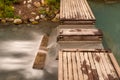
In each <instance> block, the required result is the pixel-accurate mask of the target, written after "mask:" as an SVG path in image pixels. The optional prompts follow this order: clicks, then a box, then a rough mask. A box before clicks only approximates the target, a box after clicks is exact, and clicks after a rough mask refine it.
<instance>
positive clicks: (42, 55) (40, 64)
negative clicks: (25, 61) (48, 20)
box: [33, 35, 48, 69]
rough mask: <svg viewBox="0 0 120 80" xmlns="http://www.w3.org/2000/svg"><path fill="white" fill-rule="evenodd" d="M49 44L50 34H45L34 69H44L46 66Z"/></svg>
mask: <svg viewBox="0 0 120 80" xmlns="http://www.w3.org/2000/svg"><path fill="white" fill-rule="evenodd" d="M47 44H48V36H47V35H44V36H42V40H41V43H40V46H39V50H38V52H37V54H36V57H35V60H34V63H33V68H34V69H43V68H44V66H45V61H46V56H47V52H48V49H47Z"/></svg>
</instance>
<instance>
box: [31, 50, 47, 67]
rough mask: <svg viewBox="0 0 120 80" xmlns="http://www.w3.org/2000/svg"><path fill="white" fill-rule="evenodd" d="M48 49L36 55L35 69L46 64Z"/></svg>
mask: <svg viewBox="0 0 120 80" xmlns="http://www.w3.org/2000/svg"><path fill="white" fill-rule="evenodd" d="M46 53H47V52H46V51H39V52H38V53H37V55H36V58H35V61H34V64H33V68H34V69H43V68H44V66H45V60H46Z"/></svg>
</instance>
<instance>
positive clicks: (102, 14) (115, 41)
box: [89, 0, 120, 64]
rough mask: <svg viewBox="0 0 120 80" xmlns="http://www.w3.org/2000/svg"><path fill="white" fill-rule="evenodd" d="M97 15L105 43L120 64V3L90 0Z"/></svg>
mask: <svg viewBox="0 0 120 80" xmlns="http://www.w3.org/2000/svg"><path fill="white" fill-rule="evenodd" d="M89 4H90V6H91V8H92V10H93V13H94V15H95V17H96V20H97V22H96V27H97V28H99V29H101V30H102V31H103V34H104V38H103V44H104V47H105V48H109V49H111V50H112V52H113V53H114V55H115V57H116V58H117V60H118V62H119V64H120V3H113V4H105V3H104V2H96V1H95V0H94V1H89Z"/></svg>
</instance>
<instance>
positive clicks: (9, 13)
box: [5, 6, 14, 18]
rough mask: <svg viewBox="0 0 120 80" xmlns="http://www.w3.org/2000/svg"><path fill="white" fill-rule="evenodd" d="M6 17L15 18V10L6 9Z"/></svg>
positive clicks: (11, 8)
mask: <svg viewBox="0 0 120 80" xmlns="http://www.w3.org/2000/svg"><path fill="white" fill-rule="evenodd" d="M5 17H8V18H12V17H14V8H13V7H12V6H6V7H5Z"/></svg>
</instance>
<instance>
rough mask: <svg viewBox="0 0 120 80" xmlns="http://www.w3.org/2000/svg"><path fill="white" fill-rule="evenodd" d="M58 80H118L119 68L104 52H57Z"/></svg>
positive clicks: (119, 79)
mask: <svg viewBox="0 0 120 80" xmlns="http://www.w3.org/2000/svg"><path fill="white" fill-rule="evenodd" d="M58 54H59V66H58V67H59V68H58V80H120V68H119V65H118V63H117V62H116V59H115V58H114V56H113V54H112V53H111V52H109V51H106V50H101V49H97V50H81V49H63V50H60V51H59V53H58Z"/></svg>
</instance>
